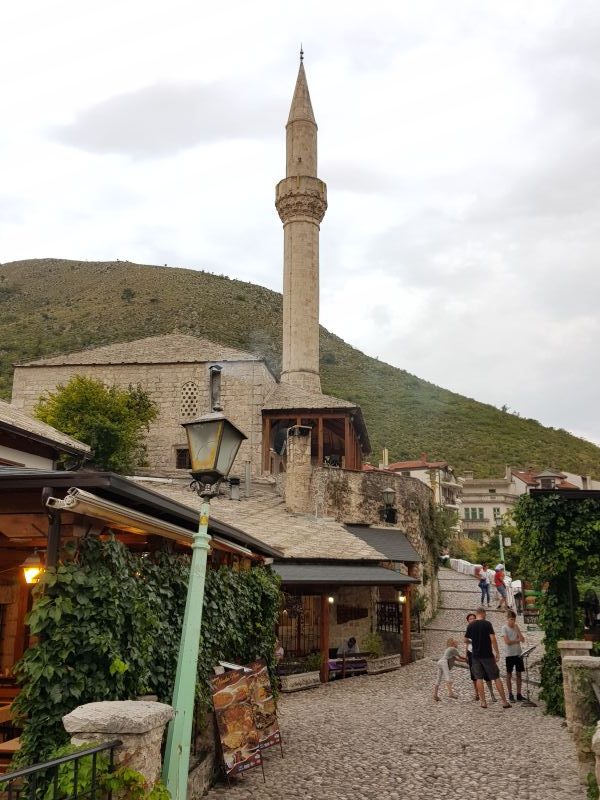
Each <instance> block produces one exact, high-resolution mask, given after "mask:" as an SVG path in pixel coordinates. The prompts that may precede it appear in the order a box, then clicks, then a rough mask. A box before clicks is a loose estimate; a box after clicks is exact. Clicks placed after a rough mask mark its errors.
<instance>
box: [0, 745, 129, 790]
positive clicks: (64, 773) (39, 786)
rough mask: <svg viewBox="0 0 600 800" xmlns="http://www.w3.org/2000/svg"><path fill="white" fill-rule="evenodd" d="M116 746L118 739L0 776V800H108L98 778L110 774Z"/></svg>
mask: <svg viewBox="0 0 600 800" xmlns="http://www.w3.org/2000/svg"><path fill="white" fill-rule="evenodd" d="M120 745H121V742H120V741H119V740H115V741H112V742H102V743H101V744H97V745H95V746H93V747H87V748H85V749H84V750H77V751H76V752H75V753H69V755H66V756H61V757H60V758H55V759H53V760H51V761H46V762H44V763H43V764H34V765H33V766H31V767H24V768H23V769H18V770H15V771H14V772H7V773H5V774H4V775H0V800H111V798H112V791H110V790H108V789H106V788H105V786H104V783H103V780H102V778H103V776H104V775H106V774H107V773H110V772H113V770H114V753H115V748H117V747H119V746H120ZM99 756H100V757H99Z"/></svg>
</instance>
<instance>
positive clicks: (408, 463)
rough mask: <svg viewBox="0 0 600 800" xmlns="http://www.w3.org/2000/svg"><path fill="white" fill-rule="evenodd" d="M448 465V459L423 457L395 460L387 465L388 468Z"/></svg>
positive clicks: (421, 467)
mask: <svg viewBox="0 0 600 800" xmlns="http://www.w3.org/2000/svg"><path fill="white" fill-rule="evenodd" d="M447 466H448V462H447V461H423V460H422V459H417V460H416V461H394V463H393V464H388V465H387V469H388V470H398V469H444V468H445V467H447Z"/></svg>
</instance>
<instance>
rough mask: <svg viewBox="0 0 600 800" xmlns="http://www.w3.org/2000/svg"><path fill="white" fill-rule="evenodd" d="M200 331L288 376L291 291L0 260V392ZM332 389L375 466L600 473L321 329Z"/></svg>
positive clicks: (179, 275) (522, 424) (503, 418)
mask: <svg viewBox="0 0 600 800" xmlns="http://www.w3.org/2000/svg"><path fill="white" fill-rule="evenodd" d="M174 331H178V332H180V333H193V334H198V335H202V336H205V337H207V338H209V339H213V340H214V341H217V342H223V343H224V344H228V345H232V346H236V347H241V348H243V349H246V350H251V351H253V352H256V353H260V354H261V355H263V356H264V357H265V358H266V359H267V361H268V363H269V365H270V366H271V368H272V369H273V370H274V371H275V372H278V371H279V363H280V351H281V295H279V294H277V293H276V292H272V291H270V290H268V289H264V288H262V287H260V286H255V285H254V284H251V283H244V282H242V281H237V280H230V279H229V278H226V277H223V276H217V275H212V274H210V273H206V272H198V271H194V270H188V269H173V268H168V267H155V266H144V265H140V264H131V263H129V262H106V263H105V262H86V261H64V260H61V259H36V260H30V261H15V262H13V263H10V264H4V265H2V266H0V395H1V396H2V397H5V398H9V397H10V389H11V380H12V364H13V363H14V362H20V361H21V362H22V361H28V360H32V359H35V358H40V357H41V356H45V355H49V354H55V353H60V352H70V351H75V350H80V349H83V348H84V347H91V346H95V345H100V344H109V343H111V342H117V341H127V340H132V339H137V338H142V337H144V336H151V335H153V334H161V333H172V332H174ZM321 364H322V382H323V390H324V391H325V392H327V393H329V394H333V395H337V396H339V397H343V398H346V399H349V400H353V401H355V402H357V403H359V404H360V405H361V407H362V409H363V413H364V415H365V419H366V421H367V425H368V427H369V432H370V436H371V443H372V445H373V456H372V460H373V461H374V462H375V463H377V461H378V459H379V454H380V452H381V448H382V447H383V446H387V447H388V448H389V450H390V456H391V457H392V459H394V460H398V459H402V458H415V457H418V456H419V454H420V453H421V452H423V451H426V452H427V453H428V455H429V457H430V458H434V459H438V458H439V459H442V458H444V459H448V460H449V461H450V463H451V464H453V465H454V466H455V467H457V468H458V469H459V470H461V469H473V470H474V471H475V474H476V475H477V476H480V477H484V476H500V475H502V474H503V472H504V466H505V464H513V465H521V466H533V467H538V468H543V467H546V466H555V467H561V468H563V469H566V470H570V471H574V472H581V473H587V474H592V475H595V476H600V448H598V447H596V446H595V445H593V444H591V443H589V442H586V441H584V440H582V439H579V438H577V437H575V436H571V435H570V434H569V433H567V432H566V431H563V430H555V429H552V428H545V427H543V426H542V425H540V424H539V423H538V422H536V421H535V420H527V419H521V418H519V417H515V416H513V415H511V414H507V413H504V412H502V411H499V410H498V409H496V408H494V407H493V406H490V405H485V404H483V403H477V402H476V401H475V400H471V399H468V398H466V397H462V396H461V395H458V394H454V393H453V392H449V391H446V390H445V389H441V388H439V387H437V386H434V385H433V384H431V383H427V382H426V381H423V380H421V379H419V378H417V377H415V376H414V375H410V374H409V373H408V372H405V371H404V370H401V369H396V368H395V367H391V366H389V365H388V364H384V363H382V362H380V361H377V360H376V359H373V358H369V357H368V356H366V355H364V354H363V353H361V352H360V351H359V350H355V349H354V348H353V347H351V346H350V345H348V344H346V343H345V342H343V341H342V340H341V339H339V338H338V337H336V336H334V335H333V334H331V333H329V332H328V331H326V330H325V329H323V328H322V329H321Z"/></svg>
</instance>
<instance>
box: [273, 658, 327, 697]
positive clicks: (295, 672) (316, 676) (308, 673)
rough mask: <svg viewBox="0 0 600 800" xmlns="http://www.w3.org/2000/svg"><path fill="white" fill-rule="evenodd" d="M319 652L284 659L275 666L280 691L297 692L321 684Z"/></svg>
mask: <svg viewBox="0 0 600 800" xmlns="http://www.w3.org/2000/svg"><path fill="white" fill-rule="evenodd" d="M320 669H321V654H320V653H311V654H310V655H308V656H304V657H302V658H296V659H293V660H284V661H282V662H281V663H280V664H279V665H278V667H277V674H278V676H279V680H280V681H281V691H282V692H299V691H300V690H302V689H314V688H315V687H316V686H320V685H321V673H320Z"/></svg>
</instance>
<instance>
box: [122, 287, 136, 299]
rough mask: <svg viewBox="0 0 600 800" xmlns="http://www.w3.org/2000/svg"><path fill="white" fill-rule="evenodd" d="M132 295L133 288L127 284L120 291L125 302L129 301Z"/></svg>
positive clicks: (133, 294) (133, 293)
mask: <svg viewBox="0 0 600 800" xmlns="http://www.w3.org/2000/svg"><path fill="white" fill-rule="evenodd" d="M134 297H135V292H134V291H133V289H130V288H129V286H126V287H125V288H124V289H123V291H122V292H121V300H125V302H126V303H131V301H132V300H133V298H134Z"/></svg>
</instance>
